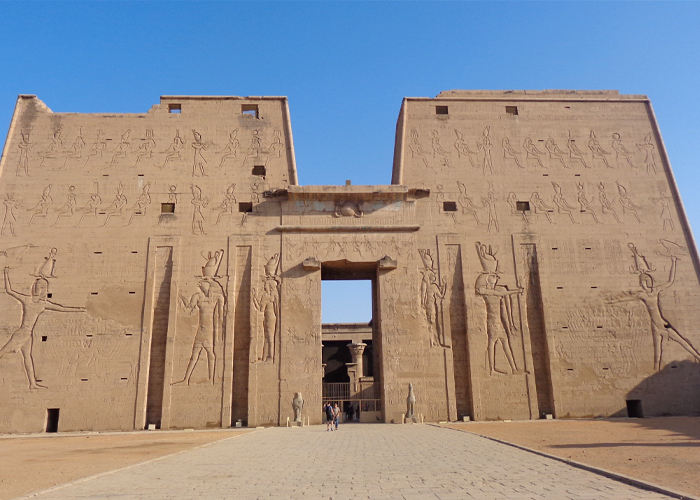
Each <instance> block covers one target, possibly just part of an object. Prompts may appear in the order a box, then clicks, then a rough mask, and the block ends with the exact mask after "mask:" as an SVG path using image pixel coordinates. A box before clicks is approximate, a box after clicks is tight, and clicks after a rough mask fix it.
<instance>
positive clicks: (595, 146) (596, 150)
mask: <svg viewBox="0 0 700 500" xmlns="http://www.w3.org/2000/svg"><path fill="white" fill-rule="evenodd" d="M588 149H590V150H591V151H593V159H594V160H595V159H596V158H600V159H601V160H603V163H605V166H606V167H608V168H612V167H611V166H610V164H609V163H608V159H607V158H606V157H605V156H606V155H609V154H610V153H609V152H608V151H605V150H604V149H603V146H601V145H600V142H598V139H597V138H596V136H595V132H594V131H593V130H591V139H590V140H589V141H588Z"/></svg>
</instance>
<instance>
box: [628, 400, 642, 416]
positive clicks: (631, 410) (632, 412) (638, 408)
mask: <svg viewBox="0 0 700 500" xmlns="http://www.w3.org/2000/svg"><path fill="white" fill-rule="evenodd" d="M626 403H627V416H628V417H629V418H644V412H643V411H642V400H641V399H628V400H627V401H626Z"/></svg>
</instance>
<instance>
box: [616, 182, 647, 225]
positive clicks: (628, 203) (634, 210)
mask: <svg viewBox="0 0 700 500" xmlns="http://www.w3.org/2000/svg"><path fill="white" fill-rule="evenodd" d="M615 184H617V192H618V193H620V198H618V201H619V202H620V206H622V213H623V215H624V214H626V213H627V212H629V213H631V214H633V215H634V217H635V218H636V219H637V222H642V219H641V218H640V217H639V210H640V209H641V208H642V207H640V206H639V205H635V204H634V202H633V201H632V200H630V198H629V196H627V189H625V186H623V185H622V184H620V183H619V182H616V183H615Z"/></svg>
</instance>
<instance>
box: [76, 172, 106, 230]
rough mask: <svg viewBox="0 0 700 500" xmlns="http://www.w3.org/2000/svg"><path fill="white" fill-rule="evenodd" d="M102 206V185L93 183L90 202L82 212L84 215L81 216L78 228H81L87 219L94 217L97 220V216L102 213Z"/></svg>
mask: <svg viewBox="0 0 700 500" xmlns="http://www.w3.org/2000/svg"><path fill="white" fill-rule="evenodd" d="M100 205H102V198H101V197H100V185H99V184H98V183H97V182H95V183H93V188H92V193H91V194H90V200H89V201H88V202H87V203H86V204H85V206H84V207H83V208H81V209H80V211H81V212H82V213H83V214H82V215H81V216H80V220H79V221H78V224H77V225H76V227H80V224H81V223H82V222H83V220H84V219H85V217H94V218H95V219H97V215H98V214H99V212H100Z"/></svg>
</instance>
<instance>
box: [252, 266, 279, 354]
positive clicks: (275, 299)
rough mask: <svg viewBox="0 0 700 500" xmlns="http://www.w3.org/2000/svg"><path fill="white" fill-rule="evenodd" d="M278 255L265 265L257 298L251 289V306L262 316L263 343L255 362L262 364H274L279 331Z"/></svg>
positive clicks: (255, 292)
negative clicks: (261, 287)
mask: <svg viewBox="0 0 700 500" xmlns="http://www.w3.org/2000/svg"><path fill="white" fill-rule="evenodd" d="M279 259H280V257H279V254H278V253H276V254H275V255H273V256H272V257H271V258H270V259H269V260H268V261H267V264H265V276H264V282H263V290H262V292H261V293H260V295H259V296H258V293H257V291H256V290H255V288H253V305H254V306H255V308H256V309H257V310H258V311H260V312H261V313H262V314H263V343H262V353H261V355H260V357H258V358H257V361H259V362H263V363H274V362H275V340H276V339H277V331H278V329H279V325H278V323H279V301H280V298H279V294H280V292H279V283H280V281H281V278H280V277H279V275H278V272H279Z"/></svg>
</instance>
